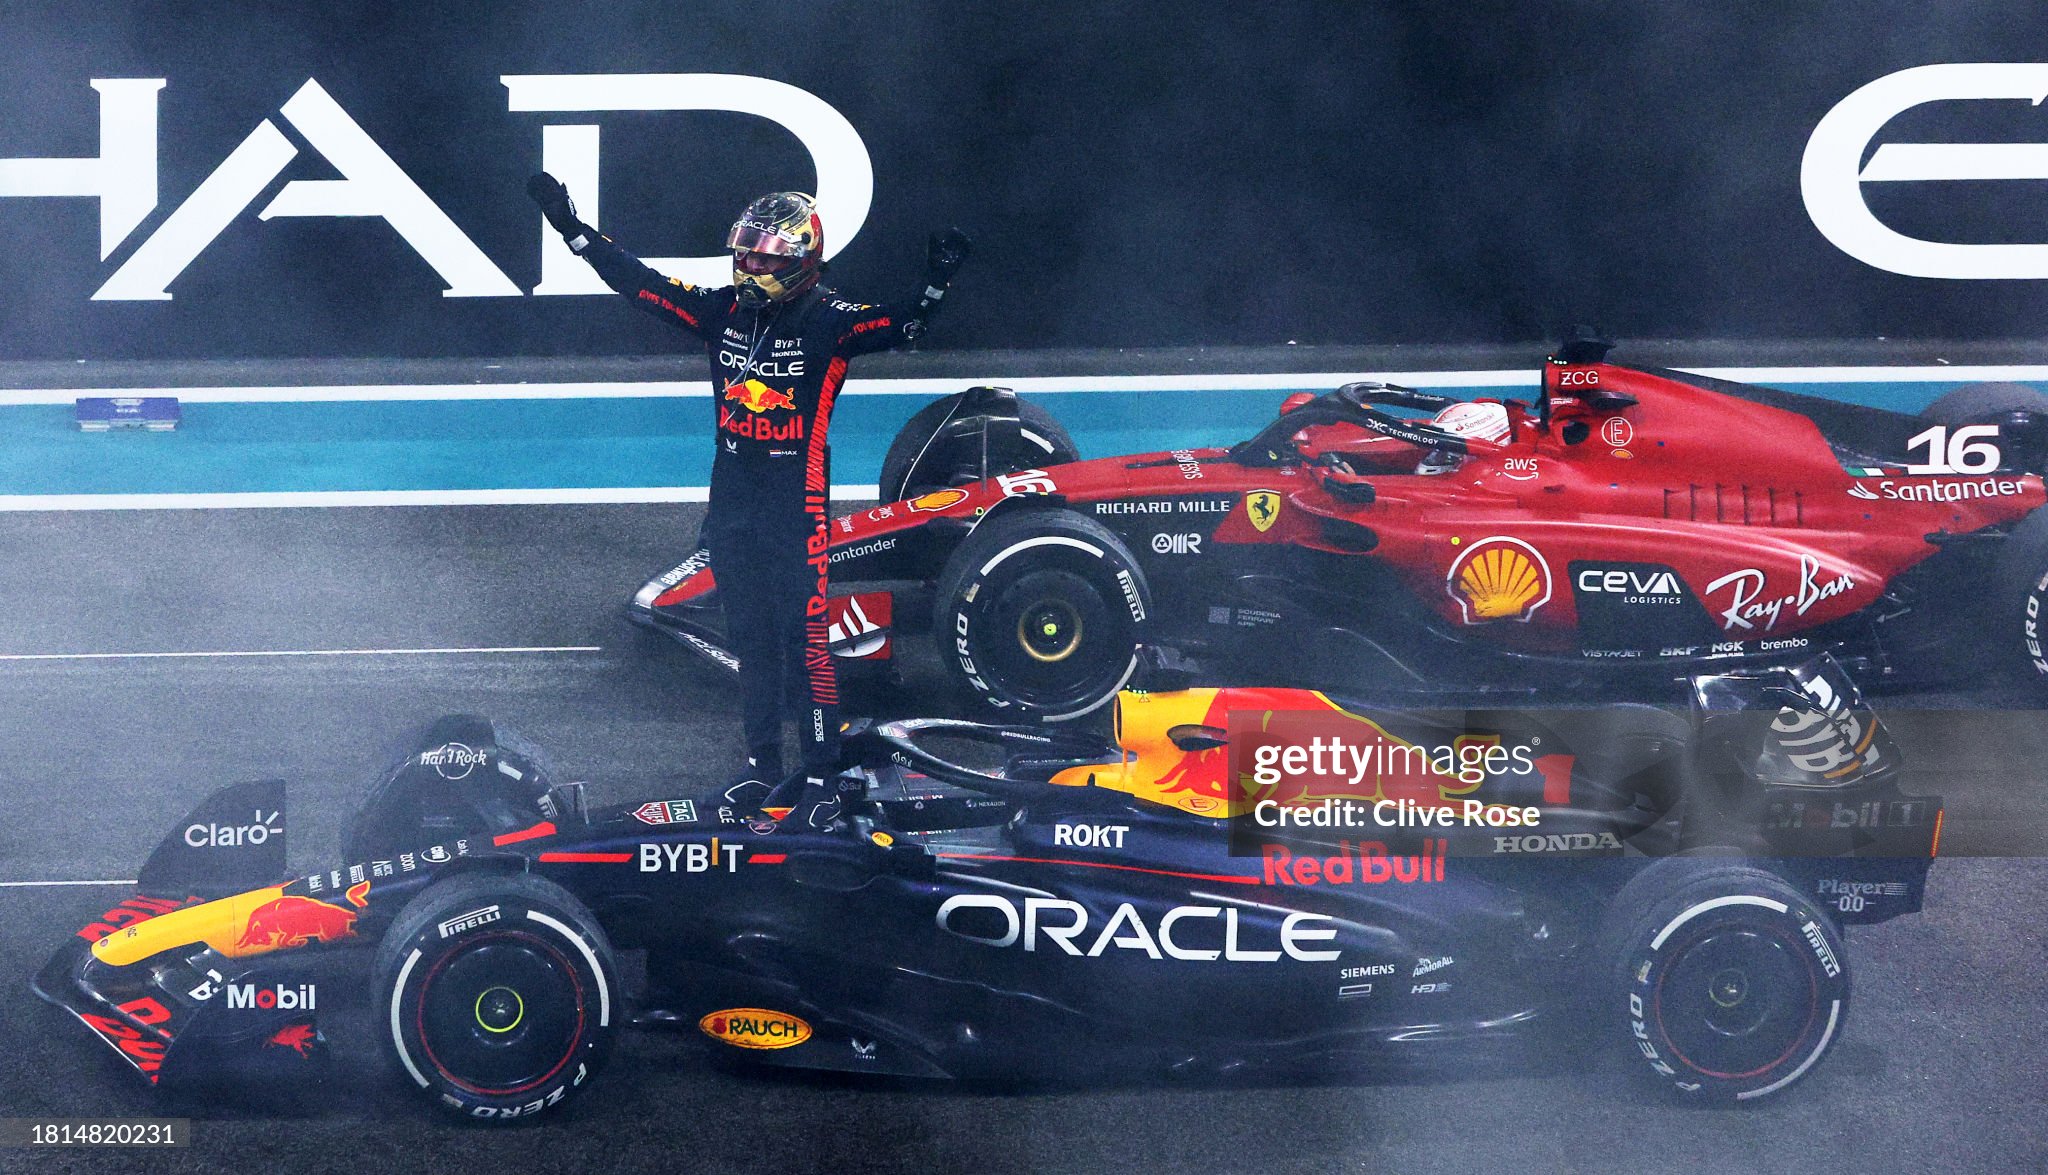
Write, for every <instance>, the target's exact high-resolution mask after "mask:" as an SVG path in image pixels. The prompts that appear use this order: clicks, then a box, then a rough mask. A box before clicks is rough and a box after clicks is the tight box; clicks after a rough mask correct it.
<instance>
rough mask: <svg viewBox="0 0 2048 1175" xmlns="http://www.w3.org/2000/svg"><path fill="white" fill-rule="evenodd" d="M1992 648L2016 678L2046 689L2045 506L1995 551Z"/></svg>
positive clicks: (2047, 554)
mask: <svg viewBox="0 0 2048 1175" xmlns="http://www.w3.org/2000/svg"><path fill="white" fill-rule="evenodd" d="M1991 606H1992V608H1993V614H1992V617H1991V621H1990V625H1989V631H1990V634H1991V638H1990V639H1991V643H1992V652H1993V654H1994V655H1995V656H1996V657H1997V658H1998V659H1999V662H2000V663H2002V664H2003V665H2004V666H2005V668H2006V669H2007V670H2008V671H2009V672H2011V673H2012V675H2013V676H2015V677H2017V678H2018V679H2019V680H2021V681H2024V682H2026V683H2028V684H2030V685H2032V686H2034V687H2035V688H2036V689H2039V690H2041V691H2043V692H2048V510H2037V511H2035V512H2034V513H2032V514H2030V515H2028V516H2027V517H2026V518H2025V519H2023V520H2021V522H2020V524H2019V525H2018V526H2016V527H2014V528H2013V530H2012V533H2011V534H2010V535H2008V536H2007V537H2006V540H2005V546H2004V549H2003V550H2001V551H1999V553H1998V575H1997V585H1996V589H1995V594H1994V595H1993V597H1992V605H1991Z"/></svg>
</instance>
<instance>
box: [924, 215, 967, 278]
mask: <svg viewBox="0 0 2048 1175" xmlns="http://www.w3.org/2000/svg"><path fill="white" fill-rule="evenodd" d="M973 249H974V242H973V241H972V240H970V239H969V238H968V236H967V234H966V233H963V232H961V231H960V230H959V229H957V228H949V229H947V230H946V231H945V232H942V233H933V234H932V237H931V244H930V245H929V246H928V247H927V249H926V252H925V264H926V265H927V266H929V267H930V269H931V274H932V276H933V277H936V278H938V279H939V280H940V281H941V282H948V281H951V280H953V274H954V272H955V271H957V270H958V269H959V268H960V267H961V266H962V265H964V264H966V262H967V254H968V253H970V252H972V251H973Z"/></svg>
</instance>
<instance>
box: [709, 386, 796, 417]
mask: <svg viewBox="0 0 2048 1175" xmlns="http://www.w3.org/2000/svg"><path fill="white" fill-rule="evenodd" d="M725 398H726V399H727V400H729V401H732V402H734V403H737V404H739V405H740V406H741V407H743V408H745V409H746V410H747V411H749V412H755V413H760V412H766V411H768V410H769V409H770V408H794V407H796V397H794V396H792V395H790V394H789V393H788V392H778V391H776V390H775V389H774V388H771V387H769V386H768V385H767V384H764V383H762V382H761V381H760V380H758V379H750V380H747V381H745V382H744V383H735V384H727V385H726V388H725Z"/></svg>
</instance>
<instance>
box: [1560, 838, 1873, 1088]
mask: <svg viewBox="0 0 2048 1175" xmlns="http://www.w3.org/2000/svg"><path fill="white" fill-rule="evenodd" d="M1601 961H1602V963H1603V965H1604V966H1606V967H1609V968H1612V970H1611V971H1609V972H1608V976H1609V978H1608V981H1607V982H1606V983H1604V984H1601V985H1599V986H1600V990H1601V991H1602V992H1603V995H1602V999H1603V1001H1604V1004H1605V1006H1604V1007H1603V1009H1602V1011H1601V1015H1600V1016H1599V1017H1598V1020H1600V1021H1603V1022H1604V1025H1605V1026H1607V1027H1606V1030H1607V1031H1608V1032H1609V1033H1610V1034H1611V1035H1612V1037H1613V1038H1615V1039H1617V1040H1618V1041H1619V1042H1621V1044H1622V1047H1624V1048H1625V1049H1626V1051H1627V1053H1628V1055H1629V1056H1631V1057H1632V1058H1633V1059H1634V1060H1635V1061H1636V1063H1637V1064H1638V1065H1641V1066H1646V1067H1647V1073H1648V1074H1649V1075H1652V1076H1654V1077H1656V1078H1660V1079H1662V1080H1663V1081H1664V1082H1666V1083H1668V1084H1670V1085H1675V1086H1676V1087H1677V1088H1678V1089H1680V1090H1683V1091H1685V1092H1686V1093H1688V1094H1692V1095H1696V1096H1700V1097H1705V1098H1710V1099H1713V1100H1716V1101H1731V1102H1737V1101H1749V1100H1753V1099H1755V1098H1760V1097H1765V1096H1768V1095H1770V1094H1773V1093H1776V1092H1778V1091H1779V1090H1782V1089H1784V1088H1785V1087H1786V1086H1789V1085H1791V1084H1792V1083H1793V1082H1795V1081H1798V1080H1799V1079H1800V1078H1801V1077H1804V1076H1805V1075H1806V1074H1807V1073H1808V1072H1809V1071H1811V1070H1812V1068H1813V1066H1814V1065H1815V1064H1817V1063H1818V1062H1819V1061H1820V1059H1821V1057H1822V1056H1823V1055H1825V1054H1826V1053H1827V1051H1828V1048H1829V1047H1830V1046H1831V1045H1833V1044H1834V1042H1835V1040H1836V1039H1838V1038H1839V1037H1840V1035H1841V1032H1842V1022H1843V1018H1844V1016H1845V1014H1846V1013H1847V1011H1848V1007H1849V970H1848V958H1847V955H1846V953H1845V952H1844V950H1843V947H1842V936H1841V932H1840V931H1838V930H1836V929H1835V926H1834V924H1833V922H1831V921H1830V920H1829V918H1828V916H1827V915H1826V914H1825V913H1823V912H1821V911H1819V910H1817V909H1815V908H1814V907H1813V906H1812V905H1810V904H1809V903H1808V902H1807V901H1806V900H1805V899H1804V898H1803V897H1801V896H1800V895H1799V892H1798V891H1797V890H1795V889H1793V888H1792V887H1791V886H1790V885H1788V884H1786V883H1785V881H1784V880H1783V879H1782V878H1780V877H1778V876H1777V875H1776V874H1772V873H1768V872H1765V871H1764V870H1761V869H1756V868H1752V867H1749V866H1746V865H1741V864H1736V863H1734V862H1731V861H1711V860H1707V859H1704V858H1670V859H1667V860H1666V861H1662V862H1659V863H1658V864H1656V865H1653V866H1651V867H1650V868H1649V869H1646V870H1644V871H1643V873H1641V874H1640V875H1638V876H1637V877H1636V879H1635V880H1634V881H1631V882H1630V883H1629V884H1628V886H1626V887H1624V888H1623V890H1622V892H1621V895H1620V896H1619V897H1618V898H1617V899H1616V902H1615V906H1614V908H1613V909H1612V910H1611V911H1610V912H1609V921H1608V925H1607V928H1606V930H1605V931H1604V932H1603V935H1602V960H1601Z"/></svg>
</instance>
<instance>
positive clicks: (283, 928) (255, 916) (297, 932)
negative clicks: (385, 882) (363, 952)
mask: <svg viewBox="0 0 2048 1175" xmlns="http://www.w3.org/2000/svg"><path fill="white" fill-rule="evenodd" d="M369 888H370V885H369V883H368V882H363V883H361V884H358V885H355V886H351V887H350V888H349V891H348V900H349V901H350V902H351V903H353V904H354V905H355V906H356V907H357V909H360V908H362V907H364V906H367V905H368V904H369V899H368V897H367V894H368V892H369ZM355 924H356V913H355V911H354V910H349V909H345V908H343V907H341V906H330V905H328V904H327V903H326V902H322V901H316V900H314V899H313V898H302V897H294V896H292V895H291V894H284V895H282V896H279V897H277V898H274V899H272V900H271V901H269V902H265V903H264V904H263V905H261V906H258V907H256V909H254V910H253V911H251V912H250V914H249V921H248V924H247V925H246V926H244V927H243V929H242V936H241V937H240V938H238V939H236V940H235V949H236V951H237V952H240V953H242V954H255V953H259V952H262V951H281V950H287V949H289V948H291V947H302V946H305V945H306V944H308V943H313V942H338V941H340V940H341V939H344V938H348V937H350V936H351V935H353V934H355Z"/></svg>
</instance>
